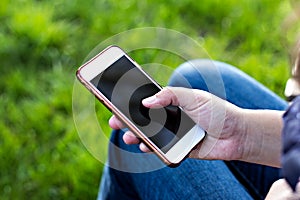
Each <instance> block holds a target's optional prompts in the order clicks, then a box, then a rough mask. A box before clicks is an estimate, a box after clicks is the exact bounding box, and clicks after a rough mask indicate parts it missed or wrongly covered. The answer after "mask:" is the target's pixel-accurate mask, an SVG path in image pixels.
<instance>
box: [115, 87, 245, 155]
mask: <svg viewBox="0 0 300 200" xmlns="http://www.w3.org/2000/svg"><path fill="white" fill-rule="evenodd" d="M142 103H143V105H144V106H145V107H148V108H158V107H164V106H167V105H170V104H172V105H175V106H180V107H182V108H183V110H184V111H185V112H186V113H187V114H188V115H189V116H190V117H191V118H192V119H193V120H194V121H195V122H196V123H197V124H199V125H200V126H201V127H202V128H203V129H204V130H206V132H207V136H206V137H205V139H204V141H203V142H201V143H200V144H199V145H197V147H196V148H195V149H194V150H193V151H192V152H191V153H190V155H189V157H192V158H201V159H222V160H233V159H239V158H241V156H242V155H243V144H242V143H243V139H242V138H243V134H244V133H245V131H243V130H239V128H240V126H239V124H240V123H239V120H240V119H242V118H243V117H242V116H241V114H240V111H241V109H240V108H238V107H236V106H234V105H233V104H230V103H228V102H226V101H225V100H222V99H220V98H218V97H216V96H214V95H212V94H210V93H208V92H205V91H202V90H195V89H186V88H175V87H166V88H164V89H163V90H162V91H160V92H159V93H157V94H156V95H154V96H152V97H149V98H147V99H144V100H143V102H142ZM109 124H110V126H111V127H112V128H113V129H120V128H123V127H124V126H123V124H122V123H121V122H120V121H119V120H118V119H117V118H116V117H115V116H113V117H112V118H111V119H110V121H109ZM241 127H243V126H241ZM236 133H239V134H236ZM123 140H124V142H125V143H126V144H138V143H139V142H140V141H139V139H138V138H136V137H135V135H134V134H133V133H132V132H130V131H127V132H126V133H125V134H124V136H123ZM140 149H141V150H142V151H145V152H147V151H149V149H148V148H147V147H146V145H144V144H143V143H141V144H140Z"/></svg>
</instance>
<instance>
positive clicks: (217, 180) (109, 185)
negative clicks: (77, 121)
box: [98, 60, 287, 200]
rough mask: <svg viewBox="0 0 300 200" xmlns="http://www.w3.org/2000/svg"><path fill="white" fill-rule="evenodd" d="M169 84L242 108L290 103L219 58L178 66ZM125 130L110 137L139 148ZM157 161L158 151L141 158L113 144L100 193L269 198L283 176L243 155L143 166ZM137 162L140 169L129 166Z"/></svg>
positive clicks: (146, 196)
mask: <svg viewBox="0 0 300 200" xmlns="http://www.w3.org/2000/svg"><path fill="white" fill-rule="evenodd" d="M169 84H170V85H171V86H181V87H189V88H197V89H201V90H207V91H209V92H211V93H213V94H215V95H217V96H219V97H221V98H223V99H226V100H227V101H229V102H231V103H233V104H235V105H237V106H239V107H242V108H249V109H274V110H275V109H276V110H284V109H285V108H286V107H287V103H286V102H285V101H284V100H282V99H280V98H279V97H278V96H276V95H275V94H274V93H272V92H271V91H270V90H268V89H267V88H265V87H264V86H263V85H261V84H260V83H258V82H257V81H255V80H254V79H253V78H251V77H249V76H248V75H246V74H245V73H243V72H241V71H240V70H238V69H236V68H234V67H232V66H230V65H228V64H225V63H221V62H217V61H210V60H193V61H190V62H186V63H184V64H183V65H181V66H180V67H179V68H177V69H176V70H175V72H174V73H173V75H172V77H171V79H170V82H169ZM122 135H123V132H122V131H120V130H119V131H113V133H112V136H111V142H112V143H113V144H115V145H116V146H118V147H120V148H121V149H124V150H126V151H130V152H140V150H139V148H138V146H137V145H126V144H124V142H123V140H122ZM141 160H142V161H141ZM155 162H156V163H158V162H160V161H159V160H158V159H157V157H156V156H155V155H150V156H149V157H147V158H146V159H144V160H143V159H136V156H134V155H132V156H127V155H123V154H122V152H120V150H118V149H116V148H112V147H111V146H110V147H109V158H108V166H105V167H104V171H103V175H102V181H101V185H100V191H99V195H98V199H151V200H155V199H253V198H254V199H264V197H265V196H266V194H267V192H268V190H269V188H270V186H271V184H272V183H273V182H274V181H275V180H277V179H279V169H277V168H272V167H267V166H262V165H257V164H250V163H245V162H240V161H230V162H224V161H206V160H197V159H186V160H184V161H183V162H182V163H181V165H180V166H178V167H177V168H170V167H167V166H163V164H161V165H162V166H163V167H161V168H158V169H157V170H154V171H150V170H149V172H142V171H143V170H140V171H139V169H145V168H147V167H148V166H149V165H151V164H152V163H155ZM112 165H113V166H114V167H113V168H112V167H109V166H112ZM115 166H120V167H121V168H122V169H125V170H124V171H123V170H118V169H117V167H115ZM133 168H134V169H136V172H138V173H134V172H132V171H130V170H129V169H133ZM126 169H128V170H126ZM126 171H127V172H126ZM145 171H147V170H145Z"/></svg>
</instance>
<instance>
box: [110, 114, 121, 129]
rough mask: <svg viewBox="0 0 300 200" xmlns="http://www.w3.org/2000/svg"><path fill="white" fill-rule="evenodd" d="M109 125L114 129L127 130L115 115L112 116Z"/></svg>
mask: <svg viewBox="0 0 300 200" xmlns="http://www.w3.org/2000/svg"><path fill="white" fill-rule="evenodd" d="M108 124H109V126H110V127H111V128H112V129H122V128H125V125H124V124H123V123H122V122H121V121H120V120H119V119H118V118H117V117H116V116H115V115H113V116H111V118H110V119H109V121H108Z"/></svg>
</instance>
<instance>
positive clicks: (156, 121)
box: [77, 46, 205, 164]
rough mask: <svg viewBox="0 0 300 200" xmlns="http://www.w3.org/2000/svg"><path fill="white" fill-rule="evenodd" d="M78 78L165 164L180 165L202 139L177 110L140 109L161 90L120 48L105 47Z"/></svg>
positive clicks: (198, 132)
mask: <svg viewBox="0 0 300 200" xmlns="http://www.w3.org/2000/svg"><path fill="white" fill-rule="evenodd" d="M77 77H78V79H79V80H80V82H81V83H83V84H84V85H85V86H86V87H87V88H88V89H89V90H90V91H91V92H92V93H93V94H94V95H95V96H96V97H97V98H98V99H99V100H100V101H101V102H102V103H103V104H104V105H106V106H107V107H108V109H110V110H111V111H112V112H113V113H114V115H116V116H117V118H118V119H119V120H120V121H122V122H123V123H124V124H125V125H126V126H127V127H128V128H129V129H130V130H131V131H132V132H133V133H134V134H135V135H136V136H137V137H138V138H139V139H141V140H142V141H143V143H144V144H146V145H147V147H149V149H151V150H152V151H154V152H155V153H156V154H157V155H158V156H159V157H160V158H161V159H162V160H163V161H164V162H165V163H166V164H177V163H179V162H180V161H182V160H183V159H184V158H185V157H186V156H187V155H188V153H189V152H190V151H191V150H192V149H193V147H195V145H197V144H198V143H199V142H200V141H201V140H202V139H203V137H204V135H205V132H204V130H203V129H202V128H200V127H199V126H198V125H197V124H196V123H195V122H194V121H193V120H192V119H191V118H190V117H189V116H188V115H187V114H186V113H185V112H184V111H183V110H182V109H181V108H180V107H179V106H174V105H164V106H163V107H155V108H148V107H145V106H144V105H143V103H142V100H143V99H145V98H147V97H149V96H152V95H154V94H156V93H158V92H159V91H161V90H162V88H161V87H160V86H159V84H157V83H156V82H155V81H154V80H153V79H152V78H151V77H150V76H149V75H147V74H146V73H145V72H144V71H143V70H142V68H141V67H140V66H139V65H138V64H137V63H136V62H135V61H133V60H132V59H131V58H130V57H129V56H128V55H127V54H126V53H125V52H124V51H123V50H121V49H120V48H119V47H116V46H111V47H108V48H107V49H105V50H104V51H102V52H101V53H100V54H98V55H97V56H95V57H94V58H93V59H91V60H90V61H88V62H87V63H85V64H84V65H83V66H81V67H80V68H79V69H78V71H77Z"/></svg>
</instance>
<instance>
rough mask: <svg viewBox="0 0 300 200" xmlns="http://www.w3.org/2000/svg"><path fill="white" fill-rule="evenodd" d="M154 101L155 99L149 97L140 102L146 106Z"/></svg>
mask: <svg viewBox="0 0 300 200" xmlns="http://www.w3.org/2000/svg"><path fill="white" fill-rule="evenodd" d="M155 100H156V97H155V96H151V97H148V98H146V99H144V100H143V101H142V102H143V103H147V104H148V103H153V102H155Z"/></svg>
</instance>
